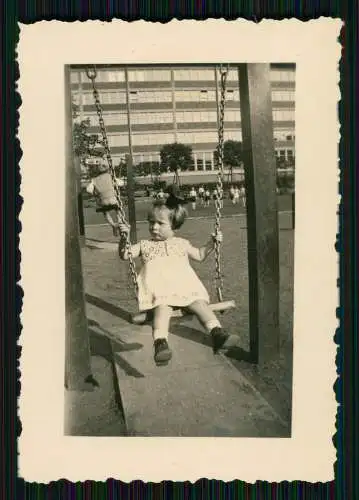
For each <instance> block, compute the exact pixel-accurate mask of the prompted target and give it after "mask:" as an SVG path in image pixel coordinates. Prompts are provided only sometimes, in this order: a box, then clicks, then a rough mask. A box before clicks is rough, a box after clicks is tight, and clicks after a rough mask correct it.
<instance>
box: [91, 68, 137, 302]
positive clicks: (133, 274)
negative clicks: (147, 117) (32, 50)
mask: <svg viewBox="0 0 359 500" xmlns="http://www.w3.org/2000/svg"><path fill="white" fill-rule="evenodd" d="M86 74H87V77H88V78H89V79H90V81H91V84H92V93H93V97H94V101H95V107H96V112H97V116H98V121H99V125H100V130H101V135H102V143H103V146H104V149H105V156H106V160H107V163H108V166H109V170H110V174H111V179H112V184H113V188H114V191H115V195H116V200H117V204H118V210H119V213H120V219H121V222H122V223H123V224H126V225H128V226H129V223H128V222H127V220H126V213H125V210H124V207H123V203H122V199H121V194H120V188H119V185H118V184H117V180H116V173H115V168H114V166H113V162H112V156H111V150H110V146H109V143H108V138H107V132H106V127H105V122H104V119H103V113H102V106H101V101H100V97H99V93H98V91H97V88H96V84H95V79H96V76H97V71H96V68H95V66H94V67H93V69H92V70H91V69H87V70H86ZM125 234H126V245H125V249H126V252H127V255H128V261H129V269H130V275H131V280H132V284H133V287H134V290H135V294H136V297H137V295H138V282H137V272H136V266H135V262H134V260H133V256H132V248H131V241H130V236H129V233H125Z"/></svg>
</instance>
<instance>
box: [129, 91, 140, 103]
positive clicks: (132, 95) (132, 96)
mask: <svg viewBox="0 0 359 500" xmlns="http://www.w3.org/2000/svg"><path fill="white" fill-rule="evenodd" d="M137 99H138V94H137V92H136V91H135V90H131V91H130V102H137Z"/></svg>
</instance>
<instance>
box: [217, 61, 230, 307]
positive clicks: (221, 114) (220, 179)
mask: <svg viewBox="0 0 359 500" xmlns="http://www.w3.org/2000/svg"><path fill="white" fill-rule="evenodd" d="M227 73H228V67H227V68H226V69H223V68H222V66H221V67H220V74H221V100H220V107H219V128H218V149H217V151H218V154H217V167H218V174H217V197H216V200H215V208H216V213H215V234H216V235H218V233H219V232H220V231H221V199H220V197H222V196H223V175H224V168H223V153H224V150H223V143H224V110H225V102H226V82H227ZM214 251H215V262H216V277H215V280H216V284H217V287H216V288H217V297H218V300H219V301H220V302H222V300H223V296H222V289H223V275H222V268H221V244H220V242H218V241H215V246H214Z"/></svg>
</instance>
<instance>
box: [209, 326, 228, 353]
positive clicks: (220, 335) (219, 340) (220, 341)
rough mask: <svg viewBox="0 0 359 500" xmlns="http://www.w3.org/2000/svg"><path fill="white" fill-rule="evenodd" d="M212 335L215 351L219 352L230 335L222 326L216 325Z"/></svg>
mask: <svg viewBox="0 0 359 500" xmlns="http://www.w3.org/2000/svg"><path fill="white" fill-rule="evenodd" d="M211 337H212V348H213V353H214V354H217V352H218V351H219V350H220V349H222V348H223V347H224V345H225V343H226V340H227V339H228V337H229V335H228V333H225V332H224V331H223V330H222V328H220V327H219V326H216V327H215V328H213V329H212V330H211Z"/></svg>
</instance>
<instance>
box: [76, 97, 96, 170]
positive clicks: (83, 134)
mask: <svg viewBox="0 0 359 500" xmlns="http://www.w3.org/2000/svg"><path fill="white" fill-rule="evenodd" d="M78 109H79V106H78V105H77V104H76V103H75V102H74V101H72V119H73V127H72V131H73V132H72V140H73V146H74V153H75V155H76V156H77V157H78V158H80V160H81V162H82V163H83V162H84V160H85V159H86V158H89V157H100V156H103V143H102V140H101V139H100V136H99V134H90V133H89V131H88V129H89V128H90V126H91V122H90V119H89V118H86V120H81V121H77V118H78Z"/></svg>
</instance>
